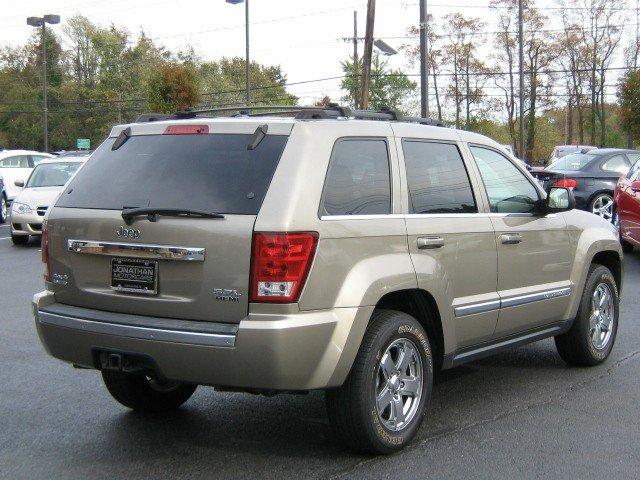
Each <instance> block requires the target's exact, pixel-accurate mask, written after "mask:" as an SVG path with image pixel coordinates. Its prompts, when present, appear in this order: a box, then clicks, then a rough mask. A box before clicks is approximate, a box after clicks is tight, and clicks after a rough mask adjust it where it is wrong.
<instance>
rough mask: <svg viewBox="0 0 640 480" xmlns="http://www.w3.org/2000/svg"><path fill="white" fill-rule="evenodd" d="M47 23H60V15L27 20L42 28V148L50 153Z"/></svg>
mask: <svg viewBox="0 0 640 480" xmlns="http://www.w3.org/2000/svg"><path fill="white" fill-rule="evenodd" d="M47 23H49V24H51V25H55V24H57V23H60V15H45V16H43V17H29V18H27V25H29V26H31V27H36V28H40V29H41V30H40V31H41V35H42V40H41V41H42V146H43V147H44V151H45V152H48V151H49V118H48V117H49V104H48V102H47Z"/></svg>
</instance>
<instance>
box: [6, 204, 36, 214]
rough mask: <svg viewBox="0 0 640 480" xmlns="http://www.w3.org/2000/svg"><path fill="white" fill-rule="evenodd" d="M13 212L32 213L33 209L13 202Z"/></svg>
mask: <svg viewBox="0 0 640 480" xmlns="http://www.w3.org/2000/svg"><path fill="white" fill-rule="evenodd" d="M11 211H12V212H15V213H31V211H32V210H31V207H30V206H29V205H27V204H25V203H16V202H13V206H12V207H11Z"/></svg>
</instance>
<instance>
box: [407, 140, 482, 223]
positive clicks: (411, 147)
mask: <svg viewBox="0 0 640 480" xmlns="http://www.w3.org/2000/svg"><path fill="white" fill-rule="evenodd" d="M402 149H403V152H404V161H405V166H406V169H407V184H408V186H409V208H410V211H411V213H469V212H471V213H473V212H477V211H478V209H477V207H476V202H475V200H474V198H473V191H472V189H471V183H470V181H469V175H468V174H467V170H466V169H465V167H464V162H463V161H462V156H461V155H460V151H459V150H458V147H456V146H455V145H451V144H446V143H432V142H422V141H414V140H404V141H403V142H402Z"/></svg>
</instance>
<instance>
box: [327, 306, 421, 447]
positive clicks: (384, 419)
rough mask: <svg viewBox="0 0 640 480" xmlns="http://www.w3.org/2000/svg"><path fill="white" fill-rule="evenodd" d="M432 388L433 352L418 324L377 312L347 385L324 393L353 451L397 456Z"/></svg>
mask: <svg viewBox="0 0 640 480" xmlns="http://www.w3.org/2000/svg"><path fill="white" fill-rule="evenodd" d="M432 384H433V360H432V356H431V349H430V346H429V339H428V338H427V335H426V333H425V331H424V329H423V328H422V326H421V325H420V323H419V322H418V321H417V320H416V319H415V318H413V317H411V316H409V315H407V314H405V313H401V312H396V311H392V310H377V311H376V312H374V314H373V316H372V318H371V324H370V325H369V327H368V329H367V331H366V333H365V336H364V338H363V340H362V345H361V346H360V350H359V351H358V354H357V356H356V359H355V361H354V363H353V366H352V367H351V372H350V373H349V376H348V377H347V379H346V381H345V383H344V384H343V385H342V386H341V387H340V388H338V389H335V390H329V391H327V392H326V403H327V413H328V415H329V420H330V421H331V424H332V427H333V429H334V431H335V432H336V434H337V435H338V437H339V438H340V439H341V440H342V441H343V442H344V443H345V444H347V445H348V446H349V447H351V448H352V449H354V450H357V451H361V452H367V453H377V454H380V453H391V452H394V451H396V450H399V449H401V448H402V447H404V445H406V444H407V443H409V442H410V441H411V439H412V438H413V437H414V436H415V434H416V432H417V430H418V428H419V427H420V424H421V423H422V419H423V417H424V413H425V410H426V408H425V407H426V405H427V404H428V403H429V397H430V396H431V389H432Z"/></svg>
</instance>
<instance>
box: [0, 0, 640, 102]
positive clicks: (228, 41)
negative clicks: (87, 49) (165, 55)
mask: <svg viewBox="0 0 640 480" xmlns="http://www.w3.org/2000/svg"><path fill="white" fill-rule="evenodd" d="M1 3H2V4H5V6H4V7H3V8H2V9H1V13H0V42H1V43H2V44H13V45H17V44H23V43H24V42H25V41H26V40H27V39H28V37H29V35H30V34H31V32H32V28H31V27H29V26H27V25H26V17H27V16H30V15H43V14H46V13H56V14H59V15H61V16H62V17H63V19H64V18H65V17H70V16H73V15H74V14H76V13H81V14H83V15H85V16H87V17H88V18H89V19H91V20H92V21H94V22H96V23H100V24H103V25H108V24H110V23H114V24H116V25H118V26H124V27H126V28H127V29H128V30H129V31H131V32H133V33H136V32H138V31H139V30H140V29H144V31H145V32H147V34H148V35H149V36H151V37H153V38H154V39H156V40H157V41H158V42H159V43H161V44H164V45H165V46H167V47H168V48H170V49H172V50H177V49H184V48H185V47H187V46H189V45H190V46H192V47H193V48H194V49H195V50H196V52H197V53H198V54H199V55H200V56H201V57H202V58H204V59H218V58H220V57H223V56H235V55H237V56H244V5H231V4H228V3H226V2H225V0H136V1H133V0H86V1H85V2H81V1H80V0H22V1H20V2H15V1H13V0H11V1H8V0H1ZM7 4H10V5H11V7H9V8H7V6H6V5H7ZM428 4H429V11H430V13H433V14H434V15H435V16H436V17H441V16H443V15H445V14H447V13H451V12H455V11H459V12H461V13H464V14H465V15H467V16H471V15H473V16H477V17H480V18H482V19H483V20H485V21H486V22H487V30H493V29H495V24H494V23H493V15H492V14H491V12H490V11H489V9H488V8H487V6H488V4H489V0H428ZM538 5H540V6H543V7H544V6H550V5H553V2H552V0H539V1H538ZM418 8H419V7H418V0H378V1H377V13H376V25H375V34H376V37H381V38H384V39H385V41H386V42H387V43H389V44H390V45H392V46H394V47H396V48H398V47H400V46H402V45H403V44H406V43H407V42H408V41H409V40H407V39H406V38H402V37H405V36H406V34H407V29H408V28H409V27H410V26H411V25H416V24H417V22H418V16H419V15H418V13H419V10H418ZM354 10H357V11H358V15H359V28H360V34H361V35H364V28H365V17H366V0H320V1H317V0H316V1H312V0H250V16H251V18H250V23H251V41H250V45H251V52H252V54H251V57H252V60H255V61H258V62H260V63H264V64H275V65H281V67H282V70H283V72H284V73H285V74H286V76H287V79H288V81H289V82H290V83H295V82H301V81H307V80H314V79H319V78H325V77H334V76H339V75H341V69H340V60H342V59H345V58H346V57H347V56H349V55H350V54H351V52H352V46H351V44H348V43H345V42H343V41H341V40H340V39H341V38H342V37H349V36H351V35H352V34H353V11H354ZM548 13H551V17H552V19H551V20H550V24H555V21H554V20H553V13H554V12H553V11H549V12H548ZM555 13H557V12H555ZM633 20H634V21H635V18H634V19H633ZM54 28H56V29H57V30H58V31H60V27H59V26H56V27H54ZM634 30H635V29H634ZM485 38H486V37H485ZM485 38H483V39H482V40H483V42H482V43H483V45H482V46H481V48H482V49H483V50H484V51H485V52H486V53H487V54H488V53H490V52H489V51H488V46H487V43H486V42H484V39H485ZM361 51H362V50H361ZM391 62H392V64H393V65H394V66H396V67H401V68H403V69H405V70H407V71H408V72H410V73H417V68H415V67H414V68H411V67H409V66H408V65H407V61H406V58H405V57H404V55H396V56H395V57H391ZM619 63H620V61H618V62H617V64H619ZM288 90H289V91H290V92H292V93H294V94H296V95H298V96H300V97H301V100H300V101H301V103H311V102H313V101H315V100H316V99H317V98H320V97H322V96H323V95H324V94H327V95H329V96H330V97H332V98H334V99H339V98H340V96H341V92H340V89H339V81H338V80H333V81H323V82H315V83H306V84H302V85H292V86H290V87H289V88H288Z"/></svg>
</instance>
